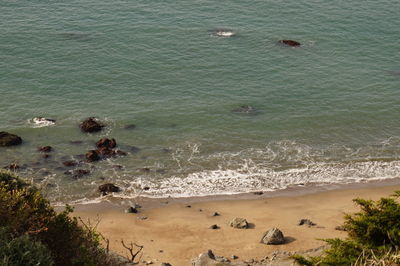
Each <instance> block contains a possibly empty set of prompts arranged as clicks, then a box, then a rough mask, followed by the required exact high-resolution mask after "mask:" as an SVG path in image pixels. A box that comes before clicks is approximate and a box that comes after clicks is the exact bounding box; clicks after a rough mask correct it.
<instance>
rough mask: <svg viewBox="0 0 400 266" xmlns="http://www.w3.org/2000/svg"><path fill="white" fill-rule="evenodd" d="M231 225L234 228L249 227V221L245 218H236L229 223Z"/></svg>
mask: <svg viewBox="0 0 400 266" xmlns="http://www.w3.org/2000/svg"><path fill="white" fill-rule="evenodd" d="M229 225H230V226H231V227H233V228H238V229H247V228H249V223H248V222H247V220H246V219H244V218H235V219H233V220H232V221H231V222H230V223H229Z"/></svg>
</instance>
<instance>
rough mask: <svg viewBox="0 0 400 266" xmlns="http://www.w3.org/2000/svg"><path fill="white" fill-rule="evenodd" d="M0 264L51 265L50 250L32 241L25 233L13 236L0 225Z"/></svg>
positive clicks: (13, 265) (15, 265) (23, 265)
mask: <svg viewBox="0 0 400 266" xmlns="http://www.w3.org/2000/svg"><path fill="white" fill-rule="evenodd" d="M0 265H4V266H17V265H21V266H34V265H35V266H36V265H41V266H51V265H54V262H53V259H52V257H51V253H50V251H49V250H48V249H47V248H46V246H44V245H43V244H42V243H40V242H38V241H32V240H31V239H30V238H29V237H28V236H27V235H22V236H19V237H15V238H14V237H13V236H12V234H11V233H10V232H9V231H8V229H7V228H5V227H0Z"/></svg>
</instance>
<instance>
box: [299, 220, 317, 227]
mask: <svg viewBox="0 0 400 266" xmlns="http://www.w3.org/2000/svg"><path fill="white" fill-rule="evenodd" d="M303 224H305V225H308V226H309V227H311V226H314V225H317V224H315V223H313V222H312V221H311V220H309V219H301V220H300V221H299V222H298V223H297V225H303Z"/></svg>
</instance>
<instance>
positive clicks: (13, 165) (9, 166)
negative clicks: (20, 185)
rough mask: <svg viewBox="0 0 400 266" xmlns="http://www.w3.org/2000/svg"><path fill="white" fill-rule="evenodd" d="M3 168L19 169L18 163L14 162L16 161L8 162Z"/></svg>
mask: <svg viewBox="0 0 400 266" xmlns="http://www.w3.org/2000/svg"><path fill="white" fill-rule="evenodd" d="M3 169H7V170H10V171H17V170H18V169H20V166H19V165H18V164H16V163H12V164H9V165H7V166H4V167H3Z"/></svg>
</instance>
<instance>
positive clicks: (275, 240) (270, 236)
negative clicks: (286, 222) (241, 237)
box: [260, 227, 285, 245]
mask: <svg viewBox="0 0 400 266" xmlns="http://www.w3.org/2000/svg"><path fill="white" fill-rule="evenodd" d="M260 242H261V243H263V244H267V245H279V244H283V243H285V237H284V236H283V233H282V231H281V230H279V229H278V228H276V227H274V228H272V229H270V230H268V231H267V232H265V233H264V235H263V237H262V238H261V241H260Z"/></svg>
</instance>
